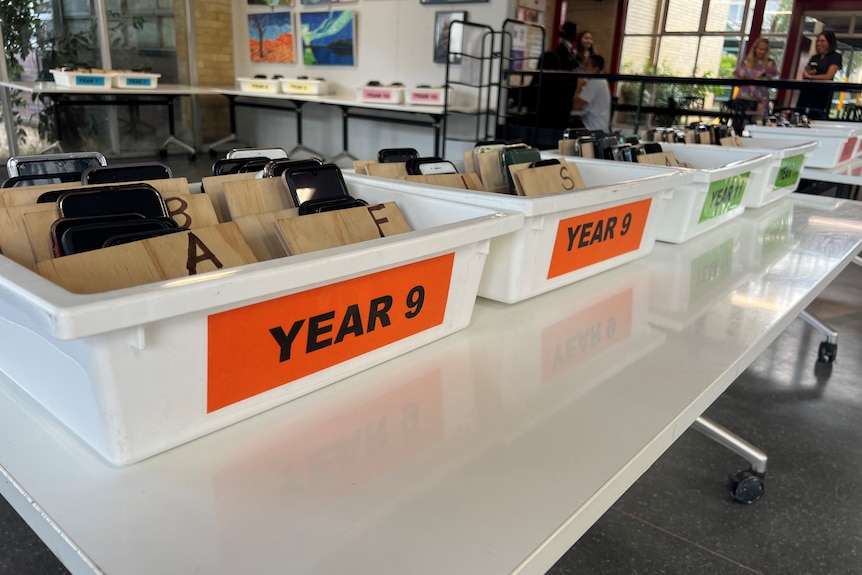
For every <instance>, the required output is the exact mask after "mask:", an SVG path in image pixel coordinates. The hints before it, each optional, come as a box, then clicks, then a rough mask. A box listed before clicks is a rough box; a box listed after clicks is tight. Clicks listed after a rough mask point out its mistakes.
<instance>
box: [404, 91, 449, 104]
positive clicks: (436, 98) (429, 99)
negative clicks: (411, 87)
mask: <svg viewBox="0 0 862 575" xmlns="http://www.w3.org/2000/svg"><path fill="white" fill-rule="evenodd" d="M410 101H411V102H420V103H423V104H439V103H441V102H442V101H443V92H439V91H438V92H410Z"/></svg>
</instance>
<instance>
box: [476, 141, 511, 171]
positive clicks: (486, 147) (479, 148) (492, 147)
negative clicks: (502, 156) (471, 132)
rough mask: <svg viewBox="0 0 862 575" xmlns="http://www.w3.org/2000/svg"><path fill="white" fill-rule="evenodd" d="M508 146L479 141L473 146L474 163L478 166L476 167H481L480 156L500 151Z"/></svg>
mask: <svg viewBox="0 0 862 575" xmlns="http://www.w3.org/2000/svg"><path fill="white" fill-rule="evenodd" d="M505 147H506V144H485V143H479V144H478V145H476V147H474V148H473V165H474V166H476V169H477V170H478V169H479V156H481V155H482V154H485V153H487V152H496V153H499V151H500V150H502V149H503V148H505Z"/></svg>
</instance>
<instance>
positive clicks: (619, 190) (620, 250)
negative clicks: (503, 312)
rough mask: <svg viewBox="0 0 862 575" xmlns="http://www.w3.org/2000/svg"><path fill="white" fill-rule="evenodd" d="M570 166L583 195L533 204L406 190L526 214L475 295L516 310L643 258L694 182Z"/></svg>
mask: <svg viewBox="0 0 862 575" xmlns="http://www.w3.org/2000/svg"><path fill="white" fill-rule="evenodd" d="M570 161H574V162H575V163H576V164H577V166H578V170H579V171H580V173H581V176H582V178H583V180H584V183H585V184H586V186H587V187H586V188H583V189H580V190H575V191H572V192H564V191H561V192H560V193H557V194H549V195H545V196H534V197H521V196H512V195H507V194H498V193H493V192H476V191H471V190H456V189H452V188H444V187H434V186H426V185H421V184H409V186H410V187H409V188H404V189H409V190H410V191H411V192H412V193H416V194H420V195H423V196H430V197H437V198H445V199H447V200H453V201H457V202H464V203H469V204H473V205H477V206H484V207H489V208H499V209H504V210H511V211H517V212H521V213H523V214H524V216H525V217H526V221H525V224H524V228H523V229H522V230H519V231H518V232H516V233H513V234H509V235H507V236H503V237H499V238H495V239H494V240H492V242H491V253H490V254H489V256H488V261H487V263H486V264H485V271H484V272H483V274H482V283H481V284H480V286H479V295H480V296H483V297H486V298H490V299H493V300H497V301H501V302H504V303H515V302H519V301H522V300H525V299H527V298H530V297H533V296H535V295H539V294H541V293H545V292H548V291H551V290H553V289H556V288H558V287H561V286H564V285H568V284H571V283H574V282H576V281H579V280H581V279H584V278H586V277H589V276H593V275H595V274H597V273H600V272H603V271H605V270H608V269H611V268H613V267H616V266H619V265H622V264H624V263H626V262H629V261H631V260H634V259H636V258H639V257H641V256H644V255H646V254H648V253H649V252H650V251H651V250H652V248H653V245H654V243H655V234H656V230H657V229H658V223H659V220H660V219H661V216H662V212H663V211H664V209H665V204H666V203H667V201H668V198H669V197H670V196H671V194H672V190H673V189H674V188H678V187H680V186H683V185H685V184H687V183H689V182H691V180H692V177H693V176H692V175H691V174H690V173H686V172H685V171H681V170H674V169H669V168H663V167H660V166H644V165H640V166H639V165H636V164H621V163H614V162H606V161H603V160H587V159H583V158H572V159H570ZM345 177H346V178H350V179H351V180H353V179H354V178H355V179H356V180H357V181H365V180H368V179H371V180H373V181H378V182H380V184H381V185H386V186H390V187H394V188H400V187H401V186H403V185H404V183H402V182H401V181H399V180H386V179H378V178H372V177H370V176H359V175H350V176H347V175H346V176H345ZM624 220H625V222H624ZM624 224H625V233H623V227H624ZM600 226H601V227H600Z"/></svg>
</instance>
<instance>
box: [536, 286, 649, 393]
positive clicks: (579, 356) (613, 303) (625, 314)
mask: <svg viewBox="0 0 862 575" xmlns="http://www.w3.org/2000/svg"><path fill="white" fill-rule="evenodd" d="M633 296H634V292H633V290H632V289H631V288H629V289H627V290H626V291H624V292H621V293H618V294H617V295H614V296H612V297H609V298H607V299H605V300H602V301H600V302H599V303H597V304H595V305H593V306H590V307H589V308H587V309H585V310H583V311H580V312H578V313H576V314H574V315H571V316H569V317H567V318H565V319H563V320H561V321H558V322H557V323H555V324H553V325H549V326H548V327H546V328H545V329H544V330H542V381H550V380H552V379H555V378H556V377H558V376H559V375H561V374H563V373H566V372H567V371H569V370H570V369H573V368H575V367H577V366H579V365H581V364H583V363H584V362H586V361H587V360H589V359H591V358H593V357H596V356H598V355H600V354H602V353H604V352H605V351H607V350H608V349H610V348H612V347H613V346H615V345H617V344H618V343H620V342H623V341H625V340H627V339H628V338H630V337H631V335H632V308H633V307H634V306H633V303H632V301H633Z"/></svg>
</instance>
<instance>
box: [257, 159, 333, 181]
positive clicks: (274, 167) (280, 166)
mask: <svg viewBox="0 0 862 575" xmlns="http://www.w3.org/2000/svg"><path fill="white" fill-rule="evenodd" d="M322 165H323V160H321V159H320V158H307V159H304V160H288V159H275V160H271V161H269V162H268V163H267V164H266V165H265V166H264V167H263V177H264V178H278V177H280V176H281V175H282V174H283V173H284V172H285V171H287V170H289V169H291V168H301V167H303V166H322Z"/></svg>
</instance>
